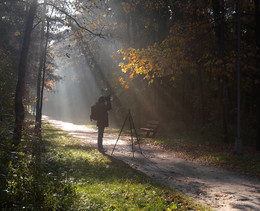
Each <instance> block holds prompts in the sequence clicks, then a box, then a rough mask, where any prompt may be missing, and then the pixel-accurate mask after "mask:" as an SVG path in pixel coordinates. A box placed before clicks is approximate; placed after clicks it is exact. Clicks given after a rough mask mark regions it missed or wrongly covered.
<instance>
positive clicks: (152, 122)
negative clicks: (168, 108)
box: [146, 120, 159, 129]
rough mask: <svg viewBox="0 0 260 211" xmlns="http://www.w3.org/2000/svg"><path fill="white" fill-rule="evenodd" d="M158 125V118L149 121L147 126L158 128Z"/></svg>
mask: <svg viewBox="0 0 260 211" xmlns="http://www.w3.org/2000/svg"><path fill="white" fill-rule="evenodd" d="M158 126H159V121H156V120H150V121H147V126H146V127H148V128H153V129H156V128H157V127H158Z"/></svg>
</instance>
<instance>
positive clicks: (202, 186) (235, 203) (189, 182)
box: [45, 117, 260, 211]
mask: <svg viewBox="0 0 260 211" xmlns="http://www.w3.org/2000/svg"><path fill="white" fill-rule="evenodd" d="M45 119H47V117H45ZM48 121H49V122H50V123H51V124H53V125H55V126H57V127H59V128H61V129H62V130H64V131H66V132H68V133H69V134H71V135H73V136H75V137H77V138H80V139H82V140H83V141H85V142H87V143H89V144H91V145H93V146H96V142H97V141H96V139H97V131H96V130H93V129H90V128H87V127H85V126H82V125H75V124H71V123H67V122H62V121H56V120H50V119H48ZM117 137H118V135H111V134H105V136H104V148H105V149H107V152H106V153H107V154H108V155H111V152H112V150H113V148H114V146H115V143H116V140H117ZM131 143H132V142H131V140H130V138H129V137H127V136H121V137H120V139H119V141H118V142H117V145H116V147H115V151H114V153H113V157H115V158H117V159H120V160H122V161H124V162H126V163H128V164H129V165H130V166H132V167H133V168H136V169H138V170H139V171H142V172H144V173H145V174H146V175H148V176H150V177H152V178H153V179H155V180H157V181H159V182H161V183H163V184H166V185H168V186H170V187H172V188H173V189H175V190H177V191H179V192H181V193H183V194H185V195H186V196H188V197H190V198H191V199H193V200H195V201H197V202H201V203H202V204H204V205H209V206H211V207H212V208H213V209H215V210H221V211H226V210H228V211H230V210H241V211H242V210H243V211H246V210H259V211H260V181H259V180H256V179H253V178H249V177H245V176H240V175H237V174H236V173H233V172H230V171H225V170H221V169H217V168H214V167H208V166H203V165H200V164H197V163H192V162H188V161H186V160H183V159H180V158H177V157H175V155H174V154H173V153H171V152H165V151H162V150H160V149H155V148H152V147H151V146H149V145H142V144H141V151H140V149H139V145H138V144H135V145H134V149H136V151H135V153H134V158H133V153H132V145H131ZM141 152H142V153H141Z"/></svg>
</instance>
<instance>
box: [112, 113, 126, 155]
mask: <svg viewBox="0 0 260 211" xmlns="http://www.w3.org/2000/svg"><path fill="white" fill-rule="evenodd" d="M128 116H129V113H128V114H127V115H126V118H125V120H124V123H123V125H122V128H121V130H120V133H119V135H118V137H117V140H116V143H115V146H114V148H113V150H112V153H111V155H113V153H114V151H115V148H116V145H117V142H118V140H119V137H120V135H121V133H122V131H123V129H124V126H125V123H126V120H127V118H128Z"/></svg>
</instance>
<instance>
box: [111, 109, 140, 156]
mask: <svg viewBox="0 0 260 211" xmlns="http://www.w3.org/2000/svg"><path fill="white" fill-rule="evenodd" d="M127 119H128V121H129V125H130V133H131V142H132V152H133V157H134V137H133V131H134V133H135V137H136V140H137V143H138V146H139V149H140V152H141V154H143V152H142V150H141V147H140V142H139V137H138V135H137V132H136V129H135V125H134V121H133V118H132V115H131V111H130V109H129V110H128V114H127V115H126V118H125V120H124V123H123V125H122V128H121V130H120V133H119V135H118V137H117V140H116V143H115V146H114V149H113V151H112V153H111V155H113V153H114V150H115V148H116V145H117V142H118V140H119V137H120V135H121V133H122V131H123V129H124V126H125V123H126V121H127Z"/></svg>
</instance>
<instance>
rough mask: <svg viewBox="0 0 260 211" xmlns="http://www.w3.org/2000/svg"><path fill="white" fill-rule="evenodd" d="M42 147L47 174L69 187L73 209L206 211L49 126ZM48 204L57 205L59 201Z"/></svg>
mask: <svg viewBox="0 0 260 211" xmlns="http://www.w3.org/2000/svg"><path fill="white" fill-rule="evenodd" d="M43 144H44V145H45V153H44V154H43V156H42V159H41V160H42V163H44V164H45V165H47V166H48V168H47V169H45V170H46V171H47V172H46V174H47V175H51V177H52V178H53V179H55V180H57V181H59V182H60V183H62V184H66V186H67V187H70V188H69V189H68V191H67V192H66V191H65V189H63V192H62V194H63V195H66V197H68V196H69V197H68V198H70V199H73V206H71V208H73V209H76V210H206V208H204V207H202V206H201V205H196V204H194V203H193V202H192V201H190V200H189V199H187V198H185V197H184V196H181V195H180V194H178V193H176V192H174V191H172V190H171V189H169V188H167V187H165V186H162V185H159V184H158V183H155V182H154V181H153V180H151V179H150V178H148V177H146V176H144V175H143V174H142V173H139V172H138V171H136V170H135V169H132V168H130V167H129V166H128V165H126V164H125V163H123V162H121V161H118V160H115V159H114V158H112V157H110V156H107V155H104V154H101V153H99V152H98V151H97V150H96V149H94V148H92V147H90V146H89V145H87V144H85V143H84V142H82V141H81V140H78V139H76V138H73V137H71V136H68V135H67V134H66V133H64V132H62V131H60V130H57V129H55V128H53V127H52V126H51V125H48V124H47V125H45V126H44V130H43ZM50 196H51V195H50ZM48 200H50V203H55V201H56V200H57V201H58V200H59V199H58V198H57V197H50V198H49V199H48Z"/></svg>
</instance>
